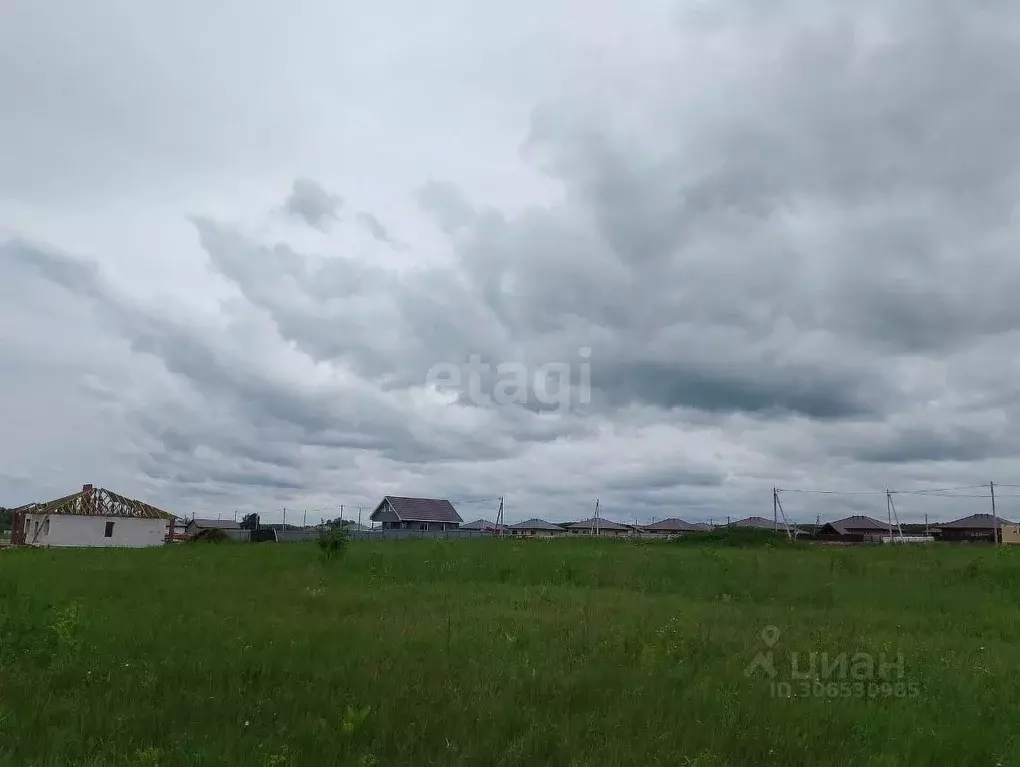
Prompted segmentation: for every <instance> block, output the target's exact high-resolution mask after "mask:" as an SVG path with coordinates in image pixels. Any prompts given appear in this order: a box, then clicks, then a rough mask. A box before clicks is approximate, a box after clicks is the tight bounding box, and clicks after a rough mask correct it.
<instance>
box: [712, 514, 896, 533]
mask: <svg viewBox="0 0 1020 767" xmlns="http://www.w3.org/2000/svg"><path fill="white" fill-rule="evenodd" d="M730 527H753V528H755V529H756V530H774V531H776V532H780V533H792V534H793V535H795V536H797V535H802V534H803V531H802V530H798V529H797V528H796V527H794V526H793V525H788V524H786V523H785V522H777V521H776V520H774V519H766V518H765V517H747V518H746V519H738V520H737V521H736V522H732V523H731V524H730ZM886 529H887V530H888V528H886Z"/></svg>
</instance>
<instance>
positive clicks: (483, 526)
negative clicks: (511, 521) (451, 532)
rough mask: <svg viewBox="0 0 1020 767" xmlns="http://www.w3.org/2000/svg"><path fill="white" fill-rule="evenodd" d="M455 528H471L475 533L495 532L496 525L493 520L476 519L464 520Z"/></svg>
mask: <svg viewBox="0 0 1020 767" xmlns="http://www.w3.org/2000/svg"><path fill="white" fill-rule="evenodd" d="M504 527H505V526H504ZM457 529H458V530H473V531H474V532H476V533H495V532H496V531H497V530H498V527H497V525H496V523H495V522H490V521H489V520H487V519H476V520H475V521H474V522H465V523H464V524H463V525H461V526H460V527H458V528H457Z"/></svg>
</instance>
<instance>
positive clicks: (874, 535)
mask: <svg viewBox="0 0 1020 767" xmlns="http://www.w3.org/2000/svg"><path fill="white" fill-rule="evenodd" d="M888 535H889V523H888V522H880V521H879V520H877V519H874V518H873V517H866V516H863V515H860V514H857V515H854V516H852V517H845V518H843V519H837V520H836V521H835V522H826V523H825V524H824V525H822V526H821V527H820V528H818V532H816V533H815V537H816V538H819V539H821V540H833V541H835V540H838V541H844V542H847V543H858V542H861V541H878V540H881V539H882V537H883V536H888Z"/></svg>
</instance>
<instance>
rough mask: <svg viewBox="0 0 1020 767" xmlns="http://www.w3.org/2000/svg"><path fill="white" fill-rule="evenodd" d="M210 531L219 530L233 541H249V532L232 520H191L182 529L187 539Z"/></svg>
mask: <svg viewBox="0 0 1020 767" xmlns="http://www.w3.org/2000/svg"><path fill="white" fill-rule="evenodd" d="M210 530H219V531H220V532H222V533H223V534H224V535H226V536H227V537H228V538H231V539H233V540H235V541H248V540H250V539H251V530H244V529H242V528H241V523H240V522H237V521H235V520H233V519H191V520H188V524H187V525H185V527H184V534H185V535H186V536H187V537H188V538H197V537H198V536H200V535H202V534H208V531H210Z"/></svg>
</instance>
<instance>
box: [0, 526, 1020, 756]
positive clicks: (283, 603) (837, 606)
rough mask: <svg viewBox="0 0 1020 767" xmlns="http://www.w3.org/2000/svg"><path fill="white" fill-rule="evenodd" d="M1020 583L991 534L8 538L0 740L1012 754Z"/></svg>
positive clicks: (416, 751)
mask: <svg viewBox="0 0 1020 767" xmlns="http://www.w3.org/2000/svg"><path fill="white" fill-rule="evenodd" d="M1018 599H1020V551H1015V550H1006V549H993V548H991V547H971V548H967V547H961V548H943V547H901V548H897V549H892V548H882V547H875V548H856V549H833V548H784V547H776V548H732V547H725V546H717V545H707V544H700V545H692V544H683V543H679V544H665V543H656V544H634V543H627V542H618V541H605V542H600V541H577V540H570V541H551V542H537V541H523V542H514V541H509V540H486V541H403V542H384V543H355V544H352V546H351V548H350V550H349V552H348V554H347V556H346V557H345V558H344V559H342V560H341V561H339V562H335V563H330V564H326V563H324V562H322V561H320V560H319V559H318V556H317V549H316V547H314V546H312V545H305V544H291V545H272V544H263V545H238V544H234V545H213V544H205V545H192V546H177V547H173V548H166V549H156V550H136V551H129V550H121V551H116V550H108V551H102V550H79V551H70V550H6V551H0V764H3V765H17V767H24V766H25V765H60V766H61V767H64V766H65V765H79V764H81V765H223V764H230V765H233V764H239V765H334V764H351V765H457V764H471V765H538V764H557V765H560V764H561V765H589V764H590V765H606V764H635V765H637V764H640V765H647V764H661V765H704V766H708V765H731V764H732V765H750V764H767V763H771V764H779V765H792V764H812V765H851V764H852V765H858V764H859V765H925V764H933V765H934V764H938V765H950V764H952V765H964V764H974V765H997V764H1002V765H1007V764H1020V737H1018V733H1020V729H1018V728H1017V707H1018V705H1020V662H1018V661H1017V658H1018V657H1020V656H1018V652H1017V650H1018V646H1020V609H1018V606H1017V605H1018ZM766 626H774V627H776V629H777V630H778V634H779V635H778V639H777V640H776V641H775V642H774V645H773V646H772V647H771V650H772V652H773V667H774V670H775V672H776V674H775V676H774V677H771V678H770V677H769V676H768V675H767V674H766V673H765V672H763V671H761V670H759V671H758V672H756V673H753V674H751V675H750V676H748V675H747V674H746V673H745V670H746V669H747V667H748V665H749V664H750V663H751V662H752V661H753V660H754V658H755V656H756V654H757V653H759V652H761V651H765V650H768V649H769V647H768V646H767V645H766V644H765V642H764V641H763V639H762V630H763V629H764V628H765V627H766ZM769 637H770V638H773V639H774V638H775V635H774V634H770V635H769ZM844 652H845V653H848V655H850V656H853V655H854V654H855V653H858V654H864V655H858V656H857V657H858V661H855V663H856V665H854V666H853V667H851V669H848V672H849V671H850V670H853V671H854V673H855V674H856V675H857V676H850V675H849V674H848V676H846V677H844V678H840V677H839V672H838V670H837V671H836V672H834V673H833V674H828V675H827V676H825V675H823V677H824V678H823V679H822V680H821V682H823V683H826V684H817V685H815V684H812V683H811V682H810V681H806V680H802V679H799V678H795V677H794V673H798V674H799V673H800V672H803V671H805V670H807V669H809V664H808V660H809V653H819V654H820V653H827V654H828V655H829V657H830V659H831V658H835V657H837V656H838V654H839V653H844ZM794 653H796V654H797V656H796V657H797V658H798V660H797V663H798V666H797V668H792V664H793V662H794V661H793V659H792V658H793V654H794ZM897 653H902V657H903V664H902V674H901V673H900V670H898V669H897V668H895V667H893V668H885V669H880V668H877V667H876V668H873V669H871V670H870V671H869V670H868V669H867V668H866V667H863V666H862V665H860V660H859V659H860V658H864V657H872V658H873V659H874V660H875V661H876V665H877V664H879V663H882V662H891V661H895V660H896V657H897ZM815 670H816V671H817V672H823V671H827V669H822V668H820V667H819V665H818V664H816V667H815ZM879 672H883V673H884V674H885V676H886V677H888V680H887V681H888V685H887V686H883V683H882V682H883V680H882V679H881V678H880V677H881V675H880V673H879ZM830 682H831V683H833V684H827V683H830ZM784 683H785V684H786V685H788V686H789V689H788V690H787V689H786V688H785V687H784V686H783V685H784ZM785 693H789V697H783V695H784V694H785Z"/></svg>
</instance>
